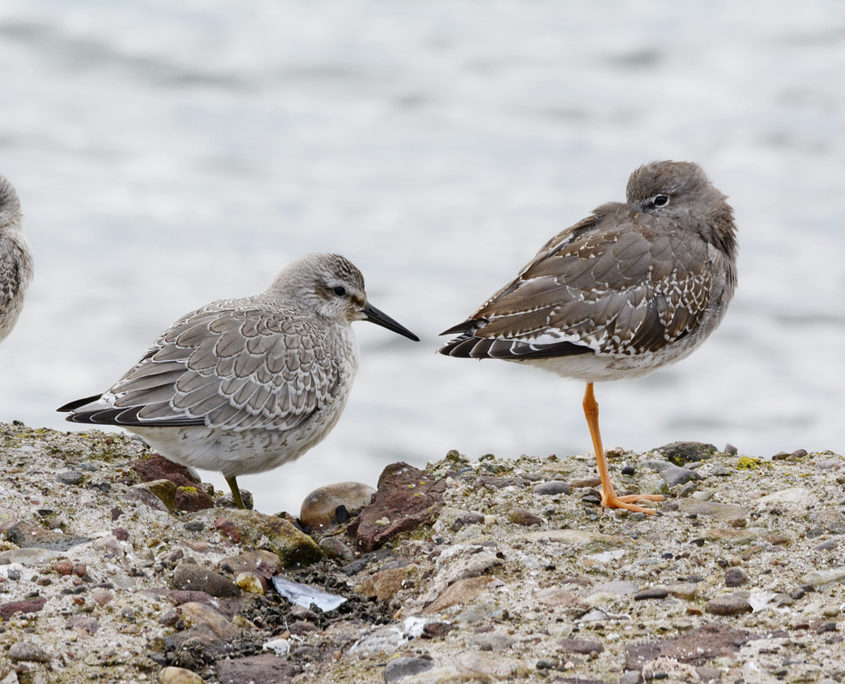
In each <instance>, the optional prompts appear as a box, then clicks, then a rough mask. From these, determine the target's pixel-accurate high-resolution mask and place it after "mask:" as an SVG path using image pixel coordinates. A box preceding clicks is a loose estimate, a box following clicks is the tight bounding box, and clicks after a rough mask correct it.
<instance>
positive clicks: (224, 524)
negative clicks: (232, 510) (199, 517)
mask: <svg viewBox="0 0 845 684" xmlns="http://www.w3.org/2000/svg"><path fill="white" fill-rule="evenodd" d="M214 527H216V528H217V529H218V530H220V533H221V534H224V535H226V536H227V537H228V538H229V539H231V540H232V541H233V542H234V543H235V544H240V543H241V533H240V532H239V531H238V527H237V525H235V523H234V522H233V521H232V520H230V519H229V518H225V517H223V516H222V515H221V516H219V517H217V518H215V519H214Z"/></svg>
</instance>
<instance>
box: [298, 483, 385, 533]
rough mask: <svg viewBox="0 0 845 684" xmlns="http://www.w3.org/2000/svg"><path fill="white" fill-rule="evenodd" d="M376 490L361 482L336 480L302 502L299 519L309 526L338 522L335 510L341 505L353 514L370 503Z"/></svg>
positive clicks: (317, 526) (315, 491) (324, 525)
mask: <svg viewBox="0 0 845 684" xmlns="http://www.w3.org/2000/svg"><path fill="white" fill-rule="evenodd" d="M375 493H376V490H375V489H374V488H373V487H370V486H369V485H366V484H362V483H361V482H338V483H336V484H330V485H326V486H324V487H319V488H317V489H315V490H314V491H313V492H311V493H310V494H308V496H306V497H305V499H304V500H303V502H302V506H301V508H300V511H299V519H300V520H301V521H302V524H303V525H305V526H306V527H310V528H320V527H327V526H329V525H334V524H336V523H337V522H338V517H337V511H338V509H339V508H340V507H341V506H342V507H343V509H344V510H345V511H346V514H347V518H348V516H349V514H355V513H357V512H358V511H360V510H361V509H362V508H363V507H364V506H366V505H367V504H369V503H370V501H371V500H372V498H373V494H375Z"/></svg>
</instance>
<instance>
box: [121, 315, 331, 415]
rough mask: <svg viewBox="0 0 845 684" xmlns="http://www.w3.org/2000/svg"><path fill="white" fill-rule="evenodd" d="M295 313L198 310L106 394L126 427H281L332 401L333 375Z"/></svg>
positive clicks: (324, 355)
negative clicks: (288, 314) (287, 314)
mask: <svg viewBox="0 0 845 684" xmlns="http://www.w3.org/2000/svg"><path fill="white" fill-rule="evenodd" d="M313 333H314V331H313V330H310V329H308V324H307V322H305V321H302V320H299V321H298V320H297V319H296V317H295V316H293V317H289V316H284V315H283V314H277V313H273V312H267V311H264V310H247V311H213V310H205V311H204V310H200V311H199V312H196V313H195V314H193V315H188V316H185V317H183V318H182V319H180V321H178V322H177V323H176V324H175V325H174V326H173V327H172V328H170V329H169V330H168V331H167V332H165V333H164V334H163V335H162V336H161V337H160V338H159V340H158V341H157V342H156V344H155V345H154V346H153V347H152V348H151V349H150V350H149V351H148V352H147V354H146V355H145V356H144V358H142V359H141V361H140V362H139V363H138V364H137V365H136V366H135V367H134V368H132V369H131V370H130V371H129V372H128V373H127V374H126V375H125V376H124V377H123V378H121V379H120V380H119V381H118V382H117V383H116V384H115V385H114V387H112V388H111V389H110V390H109V394H111V395H113V396H114V402H113V407H114V408H113V410H114V411H116V412H118V411H119V412H120V416H119V419H116V422H118V423H119V424H124V425H146V426H168V425H206V426H208V427H216V428H223V429H229V430H245V429H249V428H263V429H271V430H287V429H290V428H293V427H296V426H297V425H299V424H301V423H302V422H303V421H305V420H306V419H307V418H308V417H310V416H311V415H312V414H313V413H314V412H316V411H318V410H320V408H321V407H322V406H323V405H324V404H325V403H326V401H327V400H328V399H329V398H330V396H331V395H332V393H333V392H334V390H335V388H336V387H337V384H338V380H339V378H338V370H337V367H336V365H335V364H333V363H332V362H331V359H330V356H329V353H327V351H326V350H324V349H323V348H322V347H320V346H318V345H316V344H315V340H314V334H313Z"/></svg>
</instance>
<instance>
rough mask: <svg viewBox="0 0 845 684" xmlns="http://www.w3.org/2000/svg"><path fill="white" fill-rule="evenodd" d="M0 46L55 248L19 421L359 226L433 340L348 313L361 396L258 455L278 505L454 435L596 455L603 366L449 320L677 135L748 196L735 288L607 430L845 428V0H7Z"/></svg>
mask: <svg viewBox="0 0 845 684" xmlns="http://www.w3.org/2000/svg"><path fill="white" fill-rule="evenodd" d="M0 65H2V67H0V172H2V173H4V174H6V175H7V176H8V177H9V178H10V179H11V180H12V181H13V183H14V184H15V185H16V187H17V190H18V193H19V195H20V197H21V200H22V202H23V206H24V211H25V214H26V224H25V227H26V231H27V233H28V236H29V239H30V241H31V243H32V245H33V248H34V251H35V258H36V269H37V273H36V279H35V281H34V283H33V286H32V288H31V289H30V292H29V297H28V301H27V304H26V307H25V309H24V312H23V315H22V318H21V320H20V322H19V324H18V327H17V329H16V330H15V331H14V333H13V334H12V335H11V336H10V337H9V338H8V339H7V340H6V341H5V342H4V343H3V344H2V346H0V374H1V375H0V420H6V421H8V420H12V419H20V420H23V421H25V422H26V423H27V424H29V425H32V426H49V427H52V428H60V429H73V428H72V427H71V426H70V425H69V424H67V423H64V422H63V420H62V416H61V415H60V414H57V413H55V412H54V409H55V407H57V406H59V405H60V404H62V403H64V402H66V401H68V400H70V399H74V398H77V397H80V396H85V395H88V394H93V393H96V392H98V391H101V390H104V389H106V388H107V387H108V386H109V385H110V384H111V383H112V382H113V381H114V380H116V379H117V378H118V377H119V376H120V375H122V373H123V372H124V371H125V370H126V369H127V368H129V366H130V365H131V364H132V363H134V362H135V361H136V360H137V358H138V357H140V355H141V353H142V352H143V351H144V349H145V348H146V347H147V345H148V344H149V343H151V342H152V341H153V339H155V337H156V336H157V335H158V333H159V332H160V331H161V330H163V329H164V328H165V327H166V326H167V325H169V324H170V323H171V322H172V321H174V320H175V319H176V318H178V317H179V316H180V315H181V314H183V313H185V312H187V311H189V310H191V309H193V308H195V307H197V306H199V305H201V304H204V303H206V302H208V301H211V300H213V299H218V298H223V297H230V296H241V295H246V294H252V293H255V292H258V291H260V290H263V289H264V288H265V287H266V286H267V285H268V284H269V282H270V281H271V280H272V278H273V277H274V275H275V274H276V272H277V271H278V270H279V269H280V268H281V267H282V265H284V264H285V263H287V262H288V261H289V260H291V259H293V258H295V257H298V256H300V255H302V254H304V253H306V252H310V251H337V252H340V253H342V254H344V255H346V256H348V257H349V258H350V259H351V260H352V261H353V262H354V263H355V264H356V265H358V266H359V267H360V268H361V270H362V271H363V273H364V275H365V276H366V279H367V284H368V291H369V294H370V300H371V301H372V302H373V303H374V304H375V305H376V306H378V307H379V308H381V309H383V310H384V311H386V312H387V313H389V314H390V315H392V316H394V317H395V318H396V319H398V320H399V321H400V322H402V323H403V324H405V325H407V326H408V327H410V328H411V329H412V330H414V331H415V332H417V333H418V334H419V335H420V336H421V337H422V343H421V344H417V345H414V344H412V343H410V342H409V341H407V340H405V339H402V338H400V337H398V336H395V335H392V334H390V333H388V332H387V331H385V330H383V329H380V328H377V327H375V326H371V325H368V324H366V323H359V324H356V332H357V333H358V338H359V340H360V343H361V356H362V363H361V369H360V372H359V375H358V379H357V381H356V386H355V388H354V390H353V393H352V398H351V400H350V403H349V405H348V408H347V410H346V413H345V415H344V417H343V418H342V420H341V421H340V423H339V425H338V427H337V428H336V429H335V430H334V432H333V433H332V434H331V435H330V436H329V437H328V438H327V439H326V440H325V441H324V442H323V443H322V444H320V445H319V446H317V447H316V448H314V449H313V450H312V451H311V452H310V453H308V454H307V455H306V456H305V457H303V458H302V459H300V460H299V461H297V462H295V463H293V464H289V465H287V466H285V467H283V468H280V469H278V470H275V471H272V472H270V473H267V474H263V475H257V476H246V477H243V478H241V484H242V486H243V487H245V488H247V489H249V490H251V491H253V492H254V494H255V498H256V505H257V508H259V509H260V510H264V511H266V512H274V511H278V510H282V509H287V510H290V511H292V512H297V511H298V508H299V503H300V502H301V500H302V498H303V497H304V496H305V494H307V493H308V492H309V491H310V490H311V489H313V488H314V487H316V486H319V485H321V484H325V483H327V482H332V481H342V480H358V481H363V482H368V483H370V484H374V483H375V481H376V479H377V477H378V474H379V473H380V471H381V470H382V468H383V467H384V466H385V465H387V464H388V463H390V462H393V461H396V460H399V459H402V460H406V461H408V462H410V463H412V464H415V465H418V466H420V465H422V464H424V463H426V462H427V461H429V460H433V459H437V458H439V457H441V456H443V455H444V454H445V453H446V451H447V450H449V449H452V448H456V449H458V450H460V451H461V452H463V453H465V454H467V455H468V456H470V457H473V458H477V457H479V456H481V455H483V454H485V453H487V452H494V453H496V454H497V455H500V456H507V457H516V456H518V455H520V454H521V453H528V454H532V455H541V456H542V455H546V454H550V453H556V454H558V455H559V456H566V455H568V454H573V453H584V452H587V451H589V450H590V442H589V435H588V432H587V428H586V425H585V422H584V417H583V414H582V412H581V396H582V392H583V389H584V388H583V386H582V384H581V383H580V382H577V381H565V380H561V379H559V378H557V377H555V376H552V375H547V374H544V373H541V372H539V371H535V370H532V369H527V368H520V367H517V366H512V365H510V364H506V363H500V362H495V361H490V362H483V363H482V362H470V361H461V360H457V359H449V358H443V357H440V356H437V355H435V353H434V350H435V349H436V347H437V345H438V344H439V339H438V338H437V333H438V332H439V331H441V330H443V329H445V328H447V327H449V326H451V325H453V324H455V323H457V322H459V321H460V320H463V318H464V317H466V315H467V314H469V313H471V312H472V311H473V310H474V309H475V307H476V306H477V305H479V304H480V303H481V302H482V301H483V300H484V299H486V297H487V296H489V295H490V294H491V293H492V292H493V291H495V290H496V289H497V288H498V287H499V286H500V285H502V284H504V282H505V281H506V280H508V279H510V278H511V277H512V276H513V275H515V274H516V272H517V270H518V268H519V267H521V266H522V264H523V263H524V262H526V261H527V260H528V259H529V258H530V257H531V256H532V255H533V254H534V253H535V251H536V250H537V249H538V248H539V247H540V245H541V244H542V243H543V242H545V240H546V239H547V238H548V237H550V236H551V235H553V234H554V233H556V232H557V231H559V230H561V229H562V228H565V227H566V226H568V225H570V224H572V223H574V222H575V221H577V220H578V219H580V218H582V217H583V216H585V215H586V214H587V213H588V212H589V211H590V210H591V209H592V208H593V207H595V206H597V205H599V204H601V203H602V202H605V201H609V200H621V199H623V198H624V188H625V182H626V180H627V177H628V174H629V173H630V172H631V171H632V170H633V169H634V168H635V167H636V166H637V165H639V164H641V163H643V162H646V161H650V160H654V159H664V158H665V159H679V160H693V161H698V162H700V163H701V164H702V165H703V167H704V168H705V170H706V171H707V172H708V174H709V175H710V177H711V179H712V180H713V181H714V183H715V184H716V186H717V187H719V188H720V189H721V190H723V191H724V192H726V193H727V194H728V195H730V196H731V202H732V204H733V206H734V208H735V210H736V215H737V219H738V224H739V226H740V233H739V241H740V249H741V254H740V263H739V272H740V287H739V290H738V292H737V295H736V298H735V299H734V301H733V304H732V306H731V308H730V310H729V311H728V314H727V317H726V319H725V321H724V323H723V324H722V326H721V328H720V329H719V330H718V331H717V332H716V333H715V334H714V335H713V337H712V338H711V339H710V340H709V341H708V342H707V343H706V344H705V345H704V346H703V348H702V349H701V350H699V351H698V352H696V354H694V355H693V356H692V357H691V358H689V359H688V360H686V361H684V362H682V363H681V364H679V365H677V366H673V367H670V368H668V369H665V370H663V371H661V372H658V373H656V374H654V375H652V376H650V377H647V378H644V379H642V380H638V381H631V382H622V383H610V384H606V385H600V386H598V387H597V397H598V400H599V403H600V405H601V410H602V428H603V433H604V438H605V443H606V445H607V446H615V445H620V446H624V447H626V448H629V449H637V450H642V449H647V448H651V447H655V446H659V445H661V444H664V443H666V442H670V441H674V440H679V439H684V440H702V441H707V442H712V443H714V444H716V445H717V446H719V447H722V446H724V444H725V443H726V442H730V443H732V444H735V445H736V446H737V447H738V448H739V449H740V451H741V453H744V454H748V455H751V456H761V457H768V456H771V455H772V454H774V453H775V452H777V451H780V450H788V451H791V450H794V449H797V448H806V449H811V450H815V449H836V450H840V451H841V450H842V449H843V448H845V419H843V406H845V389H843V378H844V377H845V373H843V371H845V362H843V352H845V349H843V347H844V346H845V345H844V344H843V340H844V339H845V336H844V335H843V333H845V304H843V299H842V295H843V292H845V261H844V260H845V4H842V3H840V2H835V1H833V0H831V1H830V2H802V3H795V2H791V1H788V0H777V1H771V0H766V1H763V0H759V1H756V2H753V1H752V2H742V3H735V2H729V1H727V0H725V1H722V2H704V1H703V0H702V1H691V2H683V3H680V2H673V1H670V0H666V1H664V2H628V1H627V0H625V1H622V0H617V1H615V2H614V1H609V2H603V3H593V2H586V1H584V2H565V3H564V2H551V1H546V2H525V0H501V1H494V2H481V1H466V0H448V1H447V0H443V1H433V2H399V1H397V2H385V1H377V0H342V1H341V0H338V1H337V2H328V1H327V2H316V3H312V2H292V1H289V0H238V1H234V0H202V1H199V0H186V1H184V2H179V3H173V2H170V1H169V0H133V1H132V2H120V3H114V2H106V1H98V0H76V1H75V2H72V3H68V2H66V1H65V0H4V1H3V3H2V5H0ZM34 467H35V466H34ZM209 477H210V478H211V480H212V481H213V482H215V484H216V485H217V486H222V487H224V488H225V483H223V480H222V478H221V477H220V476H219V475H217V474H213V475H209Z"/></svg>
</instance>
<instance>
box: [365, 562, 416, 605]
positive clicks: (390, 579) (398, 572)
mask: <svg viewBox="0 0 845 684" xmlns="http://www.w3.org/2000/svg"><path fill="white" fill-rule="evenodd" d="M407 576H408V568H407V567H404V568H388V569H387V570H381V571H379V572H377V573H375V574H374V575H370V576H369V577H366V578H365V579H364V580H363V581H362V582H361V583H360V584H359V585H358V586H357V587H355V591H357V592H358V593H359V594H363V595H364V596H367V597H373V596H374V597H375V598H376V600H378V601H385V600H387V599H389V598H391V597H392V596H394V595H395V594H396V593H397V592H399V591H400V590H401V589H402V583H403V582H404V581H405V578H406V577H407Z"/></svg>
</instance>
